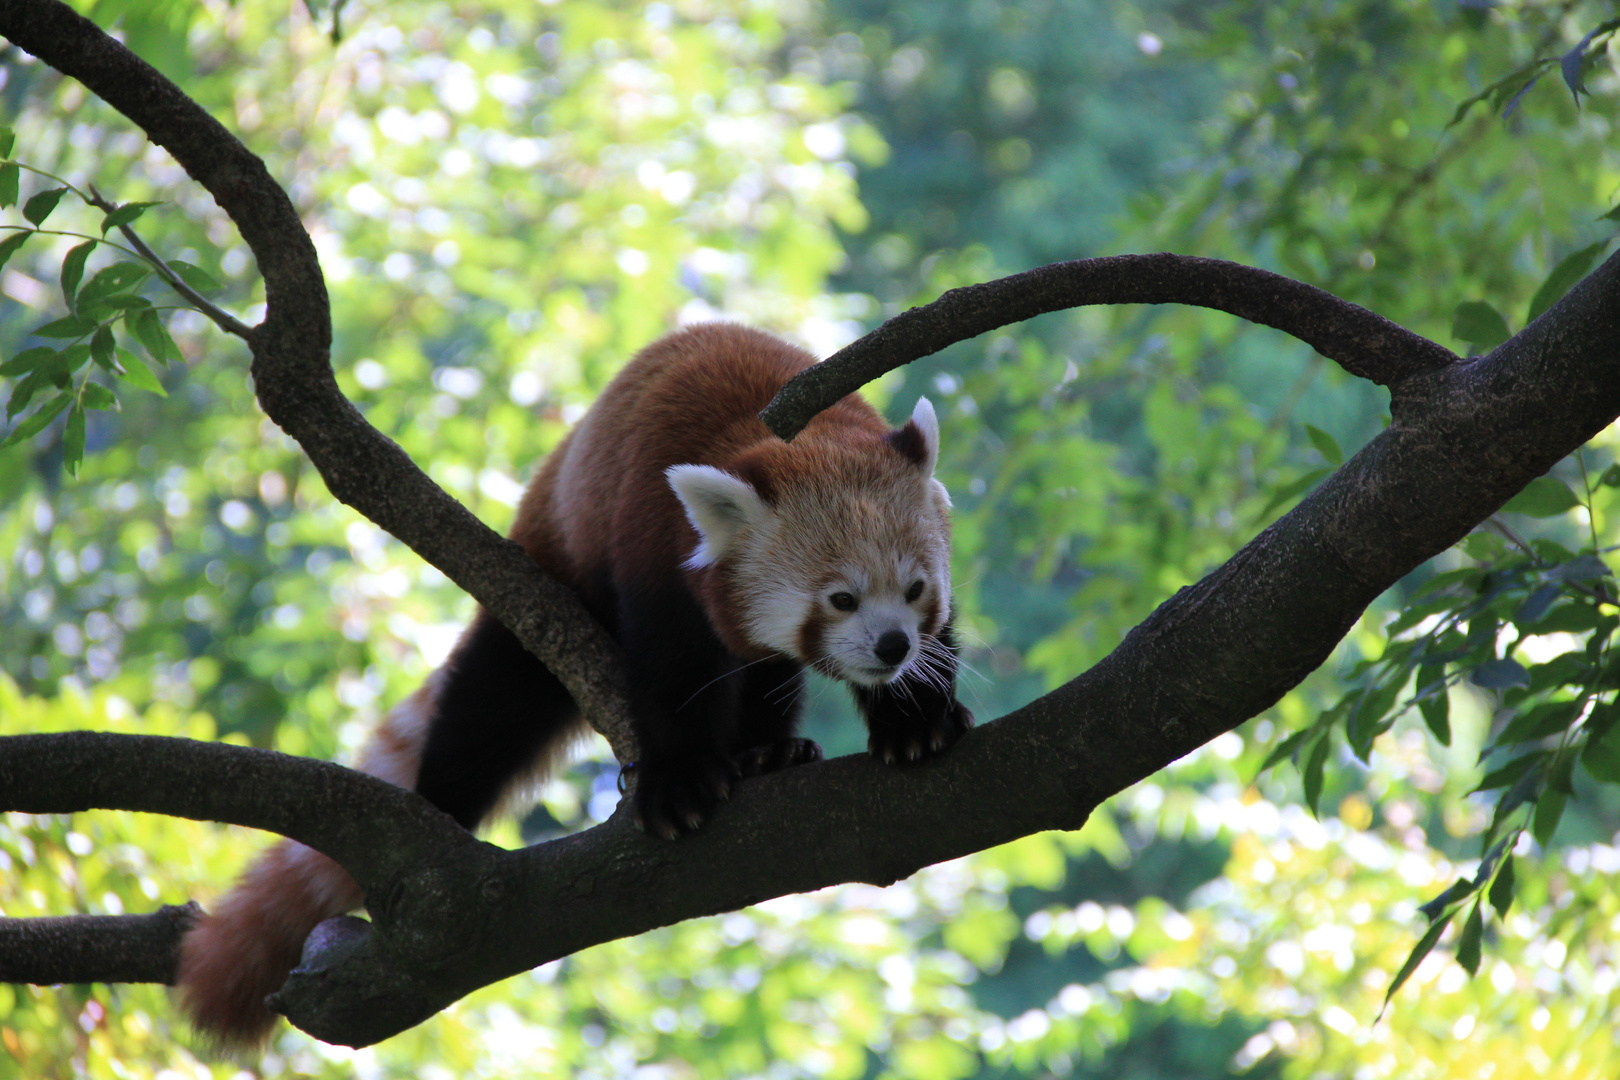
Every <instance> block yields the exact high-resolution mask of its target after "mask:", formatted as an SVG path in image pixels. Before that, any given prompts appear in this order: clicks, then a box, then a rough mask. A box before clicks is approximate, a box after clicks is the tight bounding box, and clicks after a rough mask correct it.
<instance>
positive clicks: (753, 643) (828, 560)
mask: <svg viewBox="0 0 1620 1080" xmlns="http://www.w3.org/2000/svg"><path fill="white" fill-rule="evenodd" d="M938 460H939V424H938V421H937V420H936V419H935V417H934V408H933V406H932V405H930V404H929V403H928V400H927V399H926V398H922V399H919V400H918V402H917V407H916V409H915V410H914V411H913V412H912V414H911V420H910V421H909V422H908V423H907V424H906V425H905V426H904V427H901V428H898V429H896V430H894V431H891V432H888V433H887V434H886V435H881V434H877V433H875V432H873V431H871V430H867V429H864V428H862V429H851V428H850V427H848V426H838V425H832V424H828V425H824V426H823V427H822V428H821V429H820V430H817V428H816V426H815V425H812V426H811V427H809V428H807V429H806V430H805V432H804V433H803V434H802V435H800V436H799V438H798V439H796V440H795V441H794V442H793V443H791V444H784V443H781V442H779V441H776V440H771V441H769V442H767V443H764V444H761V445H760V446H757V447H755V448H754V449H752V450H750V451H749V452H748V453H745V454H744V455H742V456H741V457H740V458H738V459H737V460H736V461H734V462H731V463H729V464H728V467H727V468H726V469H718V468H715V467H713V466H708V465H676V466H673V467H671V468H670V469H669V470H667V476H668V478H669V483H670V486H671V487H672V488H673V489H674V490H675V494H676V495H677V496H678V497H679V498H680V500H681V504H682V505H683V506H684V507H685V509H686V516H687V519H688V520H689V521H690V522H691V523H692V527H693V528H694V529H696V530H697V533H698V537H699V542H698V545H697V547H696V549H695V550H694V551H693V552H692V554H691V556H690V557H689V558H688V559H687V561H686V567H687V568H688V569H689V570H694V571H699V572H704V571H709V572H710V574H711V576H710V580H711V582H712V583H713V587H711V588H709V589H707V590H705V600H706V603H707V605H708V606H709V608H710V619H711V621H712V622H713V623H714V625H715V627H716V629H717V630H719V631H720V632H721V634H722V636H723V637H724V636H728V631H729V634H731V635H736V636H738V637H740V638H741V639H742V640H741V641H733V642H728V644H729V645H731V647H732V648H734V649H738V651H739V652H742V651H747V652H770V653H777V654H781V655H785V656H791V657H794V658H795V659H797V660H799V661H800V662H802V663H805V664H809V665H813V666H814V667H816V668H817V669H818V670H820V671H822V672H824V673H825V674H828V675H831V676H833V677H835V678H839V679H843V680H844V681H846V682H852V683H857V684H860V685H863V686H879V685H882V684H884V683H887V682H891V681H893V680H894V679H897V678H899V677H900V676H901V675H902V674H904V673H906V672H908V671H911V670H913V669H919V670H926V669H927V668H929V667H930V666H931V664H930V657H931V656H933V655H935V654H936V653H937V652H938V651H939V650H941V649H942V648H943V646H942V645H941V644H940V643H939V642H938V641H936V640H935V635H936V634H938V633H939V630H940V628H941V627H942V626H944V624H945V621H946V620H947V619H948V618H949V617H950V603H951V580H950V518H949V509H950V505H951V500H950V496H949V495H947V494H946V492H945V486H944V485H943V484H941V483H940V482H939V481H938V480H936V479H934V466H935V464H936V463H937V462H938ZM741 645H746V646H747V648H746V649H742V648H739V646H741Z"/></svg>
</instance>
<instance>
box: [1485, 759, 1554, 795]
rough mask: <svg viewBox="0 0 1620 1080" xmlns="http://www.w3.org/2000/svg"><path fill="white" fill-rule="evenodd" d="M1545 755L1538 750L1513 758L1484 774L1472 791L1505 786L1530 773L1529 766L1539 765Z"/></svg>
mask: <svg viewBox="0 0 1620 1080" xmlns="http://www.w3.org/2000/svg"><path fill="white" fill-rule="evenodd" d="M1546 756H1547V754H1546V752H1545V751H1541V750H1538V751H1536V752H1535V753H1533V754H1525V755H1524V756H1523V757H1517V758H1514V759H1513V760H1512V761H1510V762H1508V763H1507V764H1506V765H1503V766H1502V767H1501V768H1499V769H1494V770H1492V771H1491V772H1489V773H1486V774H1485V778H1484V779H1483V780H1481V781H1480V782H1479V783H1478V784H1476V785H1475V786H1474V791H1489V790H1491V789H1492V788H1499V787H1507V786H1508V785H1509V784H1513V783H1516V782H1517V781H1519V780H1522V779H1524V778H1525V777H1526V776H1529V775H1530V768H1531V766H1534V765H1539V764H1540V763H1541V762H1542V760H1543V759H1545V758H1546Z"/></svg>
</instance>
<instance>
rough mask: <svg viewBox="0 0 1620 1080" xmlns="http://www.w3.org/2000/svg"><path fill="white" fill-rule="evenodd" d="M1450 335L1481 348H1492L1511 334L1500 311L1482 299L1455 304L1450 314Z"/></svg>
mask: <svg viewBox="0 0 1620 1080" xmlns="http://www.w3.org/2000/svg"><path fill="white" fill-rule="evenodd" d="M1451 336H1452V337H1454V338H1457V339H1458V340H1459V341H1466V342H1468V343H1469V344H1470V345H1478V346H1479V347H1480V348H1482V349H1490V348H1494V347H1496V346H1497V345H1500V344H1502V342H1504V341H1506V340H1507V339H1508V338H1510V337H1512V336H1513V331H1511V330H1509V329H1508V324H1507V320H1506V319H1504V318H1503V317H1502V313H1501V312H1499V311H1497V310H1496V309H1495V308H1493V307H1491V305H1489V304H1487V303H1486V302H1485V301H1483V300H1467V301H1464V302H1463V303H1461V304H1458V305H1457V310H1456V311H1455V312H1454V313H1453V314H1452V316H1451Z"/></svg>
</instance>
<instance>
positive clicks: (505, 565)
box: [0, 0, 636, 760]
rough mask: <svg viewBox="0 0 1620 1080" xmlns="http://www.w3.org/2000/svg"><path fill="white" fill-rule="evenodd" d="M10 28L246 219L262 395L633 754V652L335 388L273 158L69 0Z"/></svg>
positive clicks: (312, 269) (316, 288) (353, 489)
mask: <svg viewBox="0 0 1620 1080" xmlns="http://www.w3.org/2000/svg"><path fill="white" fill-rule="evenodd" d="M0 36H4V37H6V38H8V39H10V41H11V42H12V43H13V44H14V45H17V46H20V47H21V48H23V49H26V50H27V51H28V52H30V53H33V54H34V55H35V56H37V57H39V58H40V59H41V60H43V61H45V62H46V63H47V64H50V65H51V66H52V67H54V68H56V69H57V70H58V71H60V72H62V73H63V74H65V75H71V76H73V77H74V78H76V79H78V80H79V81H80V82H82V83H84V85H85V86H86V87H88V88H89V89H90V90H91V91H92V92H93V93H95V94H96V95H97V96H98V97H100V98H101V99H102V100H104V101H106V102H107V103H108V104H109V105H111V106H112V107H113V108H115V109H117V110H118V111H119V112H121V113H123V114H124V115H125V116H127V117H129V119H130V120H132V121H134V122H135V123H136V124H137V125H139V126H140V127H141V128H142V129H143V130H144V131H145V132H146V134H147V136H148V137H149V138H150V139H151V140H152V141H153V142H154V143H156V144H157V145H158V146H161V147H163V148H164V149H165V150H167V151H168V152H169V153H170V154H172V155H173V156H174V159H175V161H177V162H179V164H180V166H181V167H182V168H184V169H185V170H186V172H187V173H188V174H190V176H191V177H192V179H194V180H196V181H197V182H198V183H199V184H201V185H202V186H203V187H204V188H205V189H206V190H207V191H208V193H209V194H211V195H213V196H214V199H215V200H216V201H217V202H218V203H219V205H220V208H221V209H223V210H224V211H225V213H226V214H228V215H229V216H230V218H231V220H232V221H234V222H235V223H236V226H237V228H238V229H240V230H241V233H242V239H243V240H245V241H246V242H247V245H248V247H249V248H250V249H251V250H252V251H253V255H254V258H255V259H257V260H258V265H259V272H260V273H261V274H262V275H263V276H264V286H265V300H266V308H265V317H264V322H262V323H260V324H259V325H258V326H256V327H254V328H253V329H252V331H251V334H250V336H249V339H248V340H249V344H250V346H251V348H252V351H253V382H254V387H255V390H256V391H257V393H258V397H259V403H260V404H261V405H262V406H263V407H264V411H265V412H266V413H267V414H268V415H269V416H270V418H271V419H272V420H274V421H275V422H276V423H277V424H279V425H280V426H281V428H282V430H284V431H286V432H287V434H289V435H291V436H292V437H293V438H294V439H296V440H298V443H299V445H300V446H302V447H303V448H304V452H305V453H307V454H308V455H309V458H310V460H311V461H312V462H313V463H314V464H315V467H316V468H317V469H318V470H320V474H321V478H322V479H323V480H325V481H326V485H327V487H328V488H329V489H331V492H332V494H333V495H335V496H336V497H337V498H339V499H341V500H342V501H343V502H344V503H347V504H348V505H349V506H352V507H354V508H355V509H356V510H358V511H359V512H360V513H362V514H364V515H365V516H366V517H368V518H370V519H371V520H372V521H374V522H376V523H377V524H378V525H380V526H381V527H382V528H384V529H386V530H387V531H388V532H389V533H391V534H392V535H394V536H396V537H398V538H399V539H400V540H402V541H403V542H404V543H405V544H407V545H409V546H410V548H411V549H412V550H413V551H415V552H416V553H417V554H418V555H420V556H422V558H424V559H426V560H427V561H428V562H429V563H431V564H432V565H434V566H435V567H437V568H438V569H439V570H441V571H443V572H444V574H445V576H446V577H448V578H450V580H452V581H454V582H455V583H456V584H457V585H459V586H461V587H462V588H463V589H465V590H466V591H467V592H468V593H469V594H471V595H472V596H473V598H474V599H476V600H477V601H478V602H479V603H480V604H482V605H484V607H485V608H487V609H488V610H489V611H490V613H491V614H493V615H494V616H495V617H496V618H497V619H499V620H500V621H501V623H502V624H504V625H505V626H506V628H507V629H509V630H511V631H512V632H513V633H514V634H515V635H517V637H518V640H520V641H522V642H523V645H524V647H525V648H527V649H528V650H529V651H530V652H532V653H534V655H536V656H538V657H539V658H540V659H541V660H542V661H544V663H545V664H546V666H547V667H548V668H550V669H551V670H552V671H553V672H555V673H556V675H557V677H558V678H560V679H561V680H562V681H563V683H564V684H565V685H566V686H567V687H568V690H569V693H571V694H572V695H573V697H574V700H575V701H577V702H578V703H579V705H580V707H581V709H583V710H584V712H585V714H586V716H587V717H588V718H589V719H590V720H591V722H592V724H593V725H595V726H596V727H597V730H599V731H601V732H602V734H603V735H604V736H606V737H607V739H608V742H609V743H611V744H612V746H613V750H614V753H615V754H617V755H618V756H619V758H620V760H631V759H633V758H634V757H635V756H636V749H635V747H634V739H633V737H632V736H631V732H630V726H629V712H628V709H627V708H626V707H625V704H624V702H625V698H624V693H623V687H624V676H623V664H622V661H621V659H620V654H619V651H618V649H617V647H616V646H615V645H614V643H613V641H612V639H611V638H609V637H608V636H607V633H606V632H605V631H604V630H603V629H602V628H601V626H599V625H598V624H597V623H596V620H594V619H593V618H591V616H590V615H589V613H587V612H586V611H585V608H584V605H582V604H581V603H580V602H579V599H578V597H576V596H575V595H574V594H573V593H572V592H570V591H569V590H568V589H567V588H565V587H563V586H562V585H561V584H559V583H558V582H556V581H554V580H552V579H551V578H549V577H547V576H546V575H545V574H543V573H542V572H541V571H540V569H539V568H538V567H537V566H535V565H534V563H533V562H532V561H530V560H529V559H528V558H527V557H526V556H525V555H524V554H523V551H522V549H520V548H519V547H518V545H517V544H515V543H512V542H511V541H509V540H505V539H502V538H501V537H500V536H499V535H497V534H496V533H495V532H494V531H493V530H491V529H490V528H489V527H488V526H487V525H485V524H484V523H483V522H481V521H479V520H478V519H477V518H476V517H474V516H473V515H472V514H471V513H470V512H469V511H468V510H467V509H466V508H465V507H464V506H462V505H461V504H460V503H458V502H457V501H456V500H455V499H453V498H451V497H450V495H448V494H447V493H446V492H445V491H444V490H443V489H442V488H440V487H439V486H438V485H437V484H435V483H434V482H433V481H432V480H430V479H428V477H427V475H426V474H424V473H423V472H422V470H421V469H419V468H417V466H416V464H415V463H414V462H413V461H411V459H410V457H409V456H408V455H407V454H406V453H405V452H404V451H403V450H401V449H400V448H399V446H398V445H397V444H395V443H394V442H393V441H392V440H391V439H389V438H387V437H386V436H384V435H383V434H382V433H381V432H379V431H377V429H375V428H373V427H372V426H371V425H370V424H369V423H367V422H366V420H365V418H364V417H363V416H361V415H360V413H359V411H358V410H356V409H355V408H354V406H353V405H352V404H350V402H349V401H348V399H347V398H345V397H344V396H343V394H342V392H341V391H340V390H339V389H338V386H337V380H336V378H335V377H334V376H333V373H332V367H331V363H330V357H329V355H328V354H329V350H330V348H331V344H332V322H331V314H330V309H329V305H328V301H327V295H326V282H325V279H324V278H323V277H322V276H321V268H320V263H319V261H318V260H317V258H316V255H315V245H314V243H313V242H312V241H311V240H310V238H309V234H308V233H306V232H305V231H304V227H303V223H302V222H301V221H300V220H299V217H298V214H297V212H296V211H295V210H294V209H293V205H292V201H291V200H290V199H288V198H287V195H286V193H285V192H284V191H283V190H282V189H281V187H280V186H279V185H278V184H277V183H276V182H275V180H274V179H273V178H272V177H271V176H270V173H269V171H268V170H266V168H265V166H264V163H263V162H262V161H260V160H259V159H258V158H257V157H256V156H254V154H252V153H251V152H250V151H249V150H248V149H247V148H246V147H245V146H243V145H242V144H241V143H240V142H238V141H237V139H236V137H235V136H233V135H232V134H231V133H230V132H229V131H227V130H226V129H225V128H224V127H223V126H222V125H221V124H220V123H219V122H218V121H217V120H215V119H214V118H213V117H212V116H210V115H209V114H208V113H207V112H205V111H204V110H203V109H202V108H201V107H200V106H199V105H197V104H196V102H194V101H192V100H191V99H190V98H189V97H187V96H186V95H185V94H184V93H183V92H181V90H180V89H179V88H178V87H177V86H175V85H174V84H173V83H171V82H169V80H168V79H166V78H164V77H163V76H162V75H161V74H159V73H158V72H157V71H156V70H155V69H154V68H152V67H151V66H150V65H149V64H147V63H146V62H144V61H143V60H141V59H140V58H139V57H137V56H135V55H134V54H133V53H131V52H130V51H129V50H128V49H125V48H124V47H123V46H122V45H120V44H119V43H118V42H116V41H114V40H113V39H112V38H110V37H108V36H107V35H106V34H104V33H102V32H101V30H100V29H98V28H97V27H96V25H95V24H94V23H92V22H90V21H89V20H87V19H85V18H83V17H82V16H80V15H78V14H77V13H75V12H74V11H73V10H72V9H71V8H69V7H67V6H66V5H65V4H62V3H60V2H58V0H0Z"/></svg>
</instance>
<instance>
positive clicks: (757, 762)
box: [731, 738, 821, 777]
mask: <svg viewBox="0 0 1620 1080" xmlns="http://www.w3.org/2000/svg"><path fill="white" fill-rule="evenodd" d="M731 760H732V761H734V762H736V763H737V768H738V769H740V770H742V775H743V776H745V777H748V776H764V775H765V774H766V773H772V772H777V771H778V770H780V769H790V768H792V767H793V766H795V765H808V764H810V762H812V761H820V760H821V747H820V746H819V745H818V744H817V743H816V741H815V740H814V739H792V738H789V739H777V740H776V741H775V742H768V743H765V744H764V745H763V746H750V747H749V748H748V749H746V750H743V751H741V752H740V753H737V754H733V755H732V758H731Z"/></svg>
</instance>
